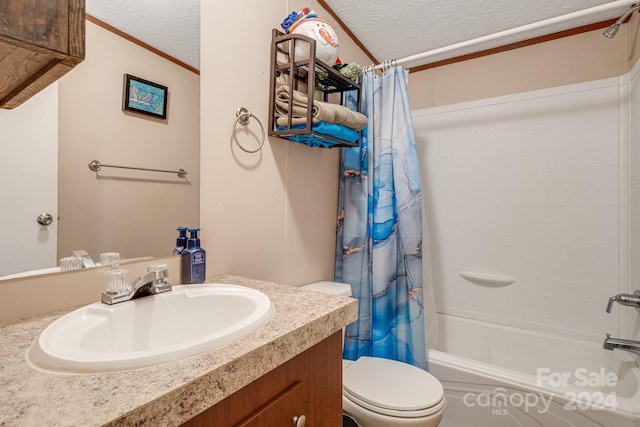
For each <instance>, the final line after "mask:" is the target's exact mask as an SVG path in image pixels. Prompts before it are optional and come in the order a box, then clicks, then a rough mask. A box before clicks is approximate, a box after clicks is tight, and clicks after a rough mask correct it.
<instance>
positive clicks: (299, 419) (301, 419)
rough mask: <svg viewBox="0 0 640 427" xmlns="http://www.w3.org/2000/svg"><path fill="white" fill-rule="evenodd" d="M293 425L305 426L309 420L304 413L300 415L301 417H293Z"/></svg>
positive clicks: (297, 426)
mask: <svg viewBox="0 0 640 427" xmlns="http://www.w3.org/2000/svg"><path fill="white" fill-rule="evenodd" d="M292 421H293V425H294V426H296V427H304V424H305V423H306V422H307V419H306V418H305V416H304V415H300V416H299V417H293V420H292Z"/></svg>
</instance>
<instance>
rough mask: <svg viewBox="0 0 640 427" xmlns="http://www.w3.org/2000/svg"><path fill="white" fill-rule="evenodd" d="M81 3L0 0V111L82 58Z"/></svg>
mask: <svg viewBox="0 0 640 427" xmlns="http://www.w3.org/2000/svg"><path fill="white" fill-rule="evenodd" d="M84 2H85V0H0V108H7V109H11V108H14V107H17V106H18V105H20V104H22V103H23V102H24V101H26V100H27V99H29V98H31V97H32V96H33V95H35V94H36V93H38V92H39V91H40V90H42V89H44V88H45V87H47V86H48V85H49V84H51V83H52V82H54V81H56V80H57V79H59V78H60V77H62V76H63V75H64V74H66V73H67V72H68V71H69V70H71V69H72V68H73V67H75V66H76V65H77V64H79V63H80V62H81V61H82V60H83V59H84V55H85V6H84Z"/></svg>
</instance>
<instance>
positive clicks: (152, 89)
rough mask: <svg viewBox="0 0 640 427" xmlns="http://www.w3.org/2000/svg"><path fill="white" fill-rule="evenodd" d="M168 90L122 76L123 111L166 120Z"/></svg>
mask: <svg viewBox="0 0 640 427" xmlns="http://www.w3.org/2000/svg"><path fill="white" fill-rule="evenodd" d="M167 95H168V88H167V87H166V86H162V85H159V84H157V83H153V82H150V81H148V80H145V79H141V78H140V77H136V76H132V75H131V74H125V75H124V95H123V105H122V109H123V110H128V111H133V112H136V113H140V114H147V115H149V116H153V117H158V118H160V119H166V118H167Z"/></svg>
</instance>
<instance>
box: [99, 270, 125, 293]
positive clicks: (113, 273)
mask: <svg viewBox="0 0 640 427" xmlns="http://www.w3.org/2000/svg"><path fill="white" fill-rule="evenodd" d="M130 290H131V285H130V284H129V270H125V269H123V268H119V269H115V270H108V271H105V272H104V291H105V292H106V293H108V294H120V293H128V292H129V291H130Z"/></svg>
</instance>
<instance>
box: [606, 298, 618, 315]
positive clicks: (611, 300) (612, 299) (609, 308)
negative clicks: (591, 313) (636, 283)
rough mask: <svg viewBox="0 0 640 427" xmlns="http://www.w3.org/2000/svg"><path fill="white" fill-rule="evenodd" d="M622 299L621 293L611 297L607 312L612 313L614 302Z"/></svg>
mask: <svg viewBox="0 0 640 427" xmlns="http://www.w3.org/2000/svg"><path fill="white" fill-rule="evenodd" d="M619 300H620V295H615V296H613V297H611V298H609V303H608V304H607V313H611V309H612V308H613V303H614V302H616V301H619Z"/></svg>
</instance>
